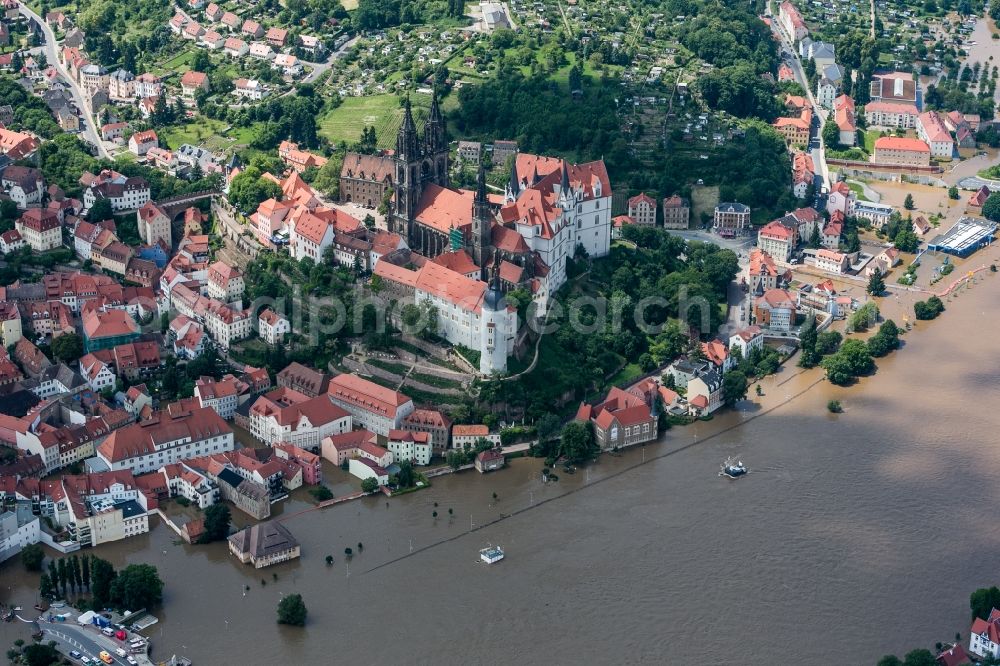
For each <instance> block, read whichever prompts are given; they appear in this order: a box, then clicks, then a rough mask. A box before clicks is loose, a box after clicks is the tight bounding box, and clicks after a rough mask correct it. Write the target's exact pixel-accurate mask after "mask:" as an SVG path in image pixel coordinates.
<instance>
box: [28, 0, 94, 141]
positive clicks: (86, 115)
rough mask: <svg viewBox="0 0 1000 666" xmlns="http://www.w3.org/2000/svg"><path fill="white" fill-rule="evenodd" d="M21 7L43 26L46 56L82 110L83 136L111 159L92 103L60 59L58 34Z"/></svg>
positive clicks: (31, 18)
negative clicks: (88, 101) (91, 108)
mask: <svg viewBox="0 0 1000 666" xmlns="http://www.w3.org/2000/svg"><path fill="white" fill-rule="evenodd" d="M19 7H20V10H21V13H22V14H23V15H24V16H26V17H27V18H28V20H29V21H34V22H35V23H37V24H38V25H39V26H40V27H41V30H42V35H43V36H44V38H45V43H44V44H43V45H42V48H44V49H45V58H46V60H48V62H49V64H50V65H52V66H53V67H55V68H56V71H58V72H59V74H60V76H62V78H63V80H64V81H65V82H66V83H67V84H68V85H69V89H70V92H71V93H72V94H73V102H74V103H75V104H76V108H77V109H79V110H80V115H82V116H83V123H84V130H83V131H82V132H81V134H82V135H83V138H84V139H85V140H87V141H88V142H90V143H92V144H94V145H95V146H96V147H97V152H98V156H99V157H102V158H104V159H106V160H110V159H111V155H110V154H109V153H108V151H107V150H106V149H105V148H104V142H102V141H101V134H100V132H98V131H97V123H95V122H94V116H93V114H92V113H91V112H90V105H89V104H87V102H86V98H85V97H84V96H83V91H82V90H80V86H79V85H77V83H76V81H74V80H73V77H72V76H70V75H69V72H68V71H67V70H66V66H65V65H63V63H62V61H61V60H60V59H59V52H58V49H57V45H56V36H55V34H54V33H53V32H52V28H50V27H49V26H48V24H47V23H46V22H45V21H44V20H43V19H42V17H41V16H39V15H38V14H36V13H35V12H33V11H32V10H31V9H30V8H29V7H28V6H27V5H25V4H24V3H20V5H19Z"/></svg>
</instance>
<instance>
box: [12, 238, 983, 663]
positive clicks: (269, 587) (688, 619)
mask: <svg viewBox="0 0 1000 666" xmlns="http://www.w3.org/2000/svg"><path fill="white" fill-rule="evenodd" d="M983 254H984V255H985V253H983ZM991 254H992V255H994V257H995V255H996V254H997V253H996V252H992V253H991ZM986 260H987V258H986V256H976V257H974V258H973V260H972V261H973V262H975V263H976V264H979V263H982V262H983V261H986ZM970 263H971V262H970ZM942 286H943V285H942ZM998 290H1000V277H998V276H997V275H995V274H989V273H986V274H984V276H983V277H981V278H980V279H979V281H978V284H976V285H975V286H973V287H972V288H971V290H968V291H965V290H963V291H962V292H960V295H959V296H958V297H957V298H952V299H948V300H946V303H945V304H946V306H947V308H948V311H947V312H946V313H945V314H944V315H943V316H942V317H941V318H940V319H939V320H937V321H933V322H919V323H918V325H917V327H916V330H914V331H911V332H909V333H908V334H907V335H906V336H905V342H906V344H905V348H904V349H902V350H900V351H899V352H897V353H895V354H893V355H892V356H890V357H888V358H885V359H881V360H879V362H878V365H879V370H878V373H877V374H876V375H875V376H873V377H869V378H864V379H862V380H861V381H860V383H859V385H857V386H855V387H851V388H846V389H845V388H837V387H833V386H831V385H830V384H828V383H827V382H825V381H823V380H822V379H821V377H822V374H821V371H818V370H813V371H808V372H803V371H800V370H799V369H798V368H795V367H786V368H784V369H783V370H782V371H781V372H780V373H779V374H778V375H776V376H774V377H771V378H769V379H768V380H767V381H765V382H764V392H765V395H764V397H763V398H761V399H760V402H759V404H751V403H744V404H743V405H742V409H741V410H740V411H739V412H723V413H721V414H719V415H718V416H717V417H716V418H715V419H714V420H712V421H710V422H699V423H697V424H695V425H693V426H690V427H687V428H676V429H673V430H670V431H668V432H667V434H666V437H665V438H664V441H663V442H662V443H660V444H656V445H652V446H647V447H645V449H644V450H642V449H638V450H632V451H629V452H628V453H626V454H624V455H622V456H618V457H614V456H610V455H604V456H602V457H601V459H600V460H599V462H597V463H596V464H594V465H592V466H590V469H589V470H587V469H581V470H580V471H578V472H577V473H576V474H574V475H568V474H560V480H559V482H558V483H549V484H543V483H542V481H541V479H540V473H539V472H540V469H541V466H542V463H541V461H540V460H533V459H522V460H515V461H513V464H512V465H510V467H509V468H508V469H505V470H503V471H501V472H498V473H494V474H491V475H488V476H480V475H478V474H477V473H475V472H466V473H463V474H458V475H449V476H444V477H440V478H436V479H434V484H433V486H432V487H431V488H429V489H427V490H423V491H419V492H416V493H412V494H409V495H405V496H402V497H399V498H396V499H392V500H388V504H387V500H386V499H385V498H381V497H379V498H366V499H364V500H361V501H355V502H348V503H345V504H342V505H337V506H335V507H332V508H329V509H325V510H309V509H310V508H311V506H312V505H311V502H309V501H307V497H308V496H307V495H304V494H300V492H301V491H300V492H299V493H296V495H295V496H294V497H293V498H292V499H291V500H289V501H287V502H285V503H284V504H283V505H280V506H276V507H275V509H276V512H277V513H278V514H279V515H280V517H282V518H283V520H284V524H285V525H286V526H287V527H288V528H289V529H290V530H291V532H292V534H294V535H295V537H296V538H297V539H299V540H300V541H301V543H302V558H301V559H300V560H297V561H295V562H293V563H288V564H284V565H279V566H275V567H271V568H268V569H265V570H260V571H257V570H253V569H251V568H250V567H248V566H243V565H240V564H239V563H237V561H236V560H235V559H234V558H233V557H231V556H230V555H229V553H228V551H227V549H226V546H225V544H214V545H211V546H200V547H192V546H187V545H184V544H181V543H179V542H178V541H177V539H176V537H175V535H174V533H173V532H171V531H170V530H169V529H168V528H166V527H165V526H163V525H157V526H155V527H154V528H153V529H152V531H151V533H150V534H148V535H145V536H142V537H138V538H133V539H129V540H126V541H122V542H119V543H117V544H112V545H109V546H102V547H100V548H98V549H96V550H95V551H94V552H95V554H97V555H99V556H101V557H105V558H107V559H110V560H112V561H113V562H114V563H115V564H116V565H118V566H121V565H124V564H126V563H128V562H150V563H152V564H155V565H156V566H157V567H158V568H159V570H160V573H161V576H162V577H163V579H164V581H165V583H166V586H165V590H164V606H163V608H162V609H161V610H160V611H158V612H157V615H158V616H159V618H160V623H159V624H158V625H156V626H154V627H152V628H151V629H150V630H149V632H148V633H149V635H150V637H151V638H152V639H153V646H154V656H155V657H157V658H159V659H164V658H169V656H170V654H172V653H175V652H176V653H177V654H184V655H186V656H188V657H190V658H191V659H193V661H194V663H195V664H196V665H198V666H203V665H205V664H271V663H293V664H305V663H330V662H331V661H333V659H332V657H331V655H336V661H337V662H338V663H342V662H347V663H389V662H393V661H396V662H405V663H482V662H488V663H495V664H514V663H539V662H548V663H570V662H578V663H579V662H582V663H608V662H612V661H616V662H617V661H625V662H629V663H637V662H644V663H671V664H674V663H676V664H680V663H704V664H733V665H737V664H739V665H746V664H761V665H764V664H774V663H778V662H784V661H787V657H785V655H787V654H788V653H789V651H793V652H794V654H795V661H796V663H801V664H831V663H838V664H869V665H870V664H874V663H875V661H877V660H878V658H880V657H881V656H882V655H884V654H886V653H890V652H895V653H898V654H901V653H903V652H906V651H908V650H910V649H912V648H915V647H931V648H932V647H933V645H934V642H935V641H939V640H942V641H943V640H948V639H952V638H953V637H954V634H955V632H956V631H961V632H962V634H963V635H967V631H968V624H967V623H968V598H969V593H970V592H972V591H973V590H974V589H975V588H977V587H981V586H988V585H992V584H996V583H998V582H1000V581H998V579H997V571H998V569H1000V527H997V526H996V525H995V524H994V523H993V521H991V520H988V519H985V520H984V509H985V510H986V512H987V513H988V511H989V509H990V508H992V507H994V506H996V502H997V501H998V500H1000V488H998V486H997V484H996V483H995V479H996V478H997V476H998V475H1000V446H998V444H1000V442H998V437H997V433H998V432H1000V410H997V409H996V405H998V404H1000V382H998V379H1000V361H998V360H997V353H996V352H997V345H996V342H995V336H994V335H992V334H991V333H990V331H992V330H993V327H994V326H996V325H997V324H998V323H1000V318H998V315H997V312H998V311H1000V291H998ZM885 301H886V310H887V311H889V312H890V314H892V315H893V316H897V317H899V316H900V314H901V309H902V308H903V307H905V306H906V304H907V302H909V301H912V297H909V296H906V297H904V298H903V299H902V302H901V303H900V304H899V305H896V301H895V299H894V298H893V299H885ZM896 307H898V308H900V310H897V311H894V309H895V308H896ZM897 321H899V319H897ZM751 395H753V392H752V391H751ZM830 399H838V400H840V401H842V403H843V405H844V408H845V413H843V414H840V415H832V414H830V413H828V411H827V409H826V403H827V401H828V400H830ZM729 455H739V456H741V457H742V458H743V460H744V462H745V463H746V464H747V465H748V466H749V467H750V469H751V473H750V474H749V475H748V476H747V477H745V478H743V479H740V480H738V481H729V480H724V479H721V478H720V477H718V475H717V472H718V469H719V464H720V462H721V461H722V460H723V459H725V458H726V457H727V456H729ZM644 461H645V463H644ZM325 471H326V472H327V473H328V475H329V476H330V477H331V479H332V478H333V477H334V474H335V473H339V472H336V471H335V470H332V469H331V468H329V467H328V468H327V469H326V470H325ZM334 490H335V492H337V491H338V488H335V489H334ZM493 493H496V495H497V499H496V500H494V498H493ZM338 494H340V493H339V492H338ZM435 502H436V503H438V505H437V506H436V507H435ZM449 509H450V510H451V512H449ZM435 510H436V511H437V512H438V517H437V518H436V519H435V518H434V517H433V516H432V512H433V511H435ZM300 512H301V513H300ZM234 515H235V517H236V518H237V519H238V521H239V522H240V523H243V522H245V521H244V520H243V518H242V516H241V515H240V514H239V513H238V512H234ZM470 526H471V530H470ZM359 542H360V543H362V544H363V550H362V551H361V552H358V543H359ZM487 543H493V544H501V545H503V546H504V548H505V550H506V552H507V557H506V559H505V560H503V561H502V562H501V563H499V564H496V565H493V566H487V565H485V564H482V563H480V562H479V559H478V552H477V551H478V550H479V549H480V548H483V547H484V546H485V545H486V544H487ZM348 546H350V547H352V548H354V550H355V555H354V556H353V558H352V559H351V560H350V561H348V560H347V559H346V558H345V556H344V548H345V547H348ZM328 554H330V555H332V556H333V557H334V558H335V562H334V564H333V565H332V566H327V565H326V563H325V562H324V557H325V556H326V555H328ZM275 575H276V576H277V579H275V577H274V576H275ZM262 581H263V582H262ZM247 585H248V586H249V590H248V591H245V589H244V586H247ZM36 588H37V576H36V575H33V574H27V573H26V572H25V571H24V570H23V569H22V568H21V565H20V563H19V561H18V560H17V559H16V558H15V559H14V560H12V561H9V562H7V563H6V564H5V565H3V567H2V568H0V598H2V601H4V602H11V601H13V602H17V603H20V604H22V605H23V606H25V607H26V608H30V606H31V605H32V604H33V603H34V600H35V595H36V592H35V590H36ZM292 592H298V593H301V594H302V595H303V598H304V600H305V602H306V604H307V606H308V608H309V622H308V625H307V627H306V628H305V629H298V628H291V627H280V626H278V625H277V624H276V623H275V617H276V615H275V609H276V606H277V603H278V601H279V600H280V598H281V596H282V595H284V594H288V593H292ZM904 616H905V621H897V622H892V628H891V630H887V628H886V620H887V619H888V618H901V617H904ZM227 621H228V622H227ZM26 626H27V625H21V624H19V623H15V624H3V625H0V632H2V639H3V640H4V641H5V642H6V643H8V644H9V643H10V642H11V641H13V640H14V639H16V638H27V637H28V631H27V629H26Z"/></svg>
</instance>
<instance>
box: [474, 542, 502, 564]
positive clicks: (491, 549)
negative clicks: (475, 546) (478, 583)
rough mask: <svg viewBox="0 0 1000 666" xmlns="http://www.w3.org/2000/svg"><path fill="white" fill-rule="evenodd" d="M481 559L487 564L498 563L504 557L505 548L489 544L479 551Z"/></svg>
mask: <svg viewBox="0 0 1000 666" xmlns="http://www.w3.org/2000/svg"><path fill="white" fill-rule="evenodd" d="M479 559H481V560H482V561H483V562H486V564H496V563H497V562H499V561H500V560H502V559H503V548H501V547H500V546H487V547H486V548H483V549H482V550H481V551H479Z"/></svg>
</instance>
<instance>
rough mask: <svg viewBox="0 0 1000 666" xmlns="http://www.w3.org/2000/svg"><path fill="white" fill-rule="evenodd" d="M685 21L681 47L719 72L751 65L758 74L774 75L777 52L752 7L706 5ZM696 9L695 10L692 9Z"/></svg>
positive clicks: (735, 4)
mask: <svg viewBox="0 0 1000 666" xmlns="http://www.w3.org/2000/svg"><path fill="white" fill-rule="evenodd" d="M703 4H704V6H703V7H701V8H698V9H696V10H695V11H691V12H687V13H691V14H694V15H695V16H694V18H693V20H689V21H685V23H684V28H685V29H684V31H683V32H682V33H681V43H682V44H683V45H684V46H685V47H687V48H688V49H690V50H691V51H693V52H694V53H695V54H696V55H697V56H698V57H699V58H701V59H702V60H704V61H705V62H708V63H711V64H712V65H715V66H716V67H717V68H722V69H724V68H727V67H732V66H737V65H748V66H749V67H750V68H751V69H752V70H753V72H755V73H756V74H763V73H765V72H774V71H775V70H776V68H777V66H778V48H777V45H776V43H775V41H774V37H773V35H772V34H771V30H770V29H769V28H768V27H767V25H766V24H764V22H763V21H761V20H760V18H759V17H758V16H757V15H756V14H755V13H754V11H753V5H752V4H746V3H734V4H729V3H726V4H723V3H721V2H706V3H703ZM692 9H694V8H692Z"/></svg>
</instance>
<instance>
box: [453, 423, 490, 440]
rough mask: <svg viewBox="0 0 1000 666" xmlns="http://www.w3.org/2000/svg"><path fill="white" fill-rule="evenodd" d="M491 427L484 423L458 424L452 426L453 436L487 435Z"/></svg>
mask: <svg viewBox="0 0 1000 666" xmlns="http://www.w3.org/2000/svg"><path fill="white" fill-rule="evenodd" d="M489 434H490V429H489V428H488V427H486V426H484V425H479V424H476V425H456V426H452V428H451V436H452V437H486V436H487V435H489Z"/></svg>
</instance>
